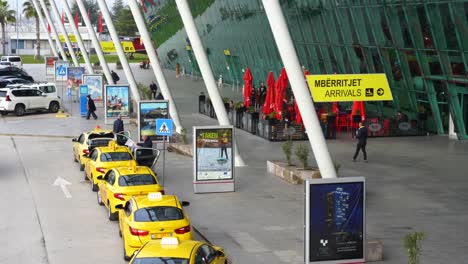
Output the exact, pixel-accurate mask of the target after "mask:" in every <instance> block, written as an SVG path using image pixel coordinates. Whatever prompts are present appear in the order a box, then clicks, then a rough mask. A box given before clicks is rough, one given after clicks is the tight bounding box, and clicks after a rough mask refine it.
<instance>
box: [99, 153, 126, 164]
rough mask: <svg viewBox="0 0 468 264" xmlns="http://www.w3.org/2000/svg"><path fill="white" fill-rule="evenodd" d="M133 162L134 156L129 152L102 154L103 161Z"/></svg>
mask: <svg viewBox="0 0 468 264" xmlns="http://www.w3.org/2000/svg"><path fill="white" fill-rule="evenodd" d="M124 160H132V156H131V155H130V153H128V152H107V153H102V154H101V161H104V162H106V161H107V162H110V161H124Z"/></svg>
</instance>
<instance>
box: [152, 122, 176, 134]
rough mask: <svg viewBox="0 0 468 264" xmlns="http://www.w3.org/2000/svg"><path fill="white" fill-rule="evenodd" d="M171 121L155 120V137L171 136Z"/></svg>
mask: <svg viewBox="0 0 468 264" xmlns="http://www.w3.org/2000/svg"><path fill="white" fill-rule="evenodd" d="M172 127H173V126H172V119H162V118H158V119H156V135H158V136H172Z"/></svg>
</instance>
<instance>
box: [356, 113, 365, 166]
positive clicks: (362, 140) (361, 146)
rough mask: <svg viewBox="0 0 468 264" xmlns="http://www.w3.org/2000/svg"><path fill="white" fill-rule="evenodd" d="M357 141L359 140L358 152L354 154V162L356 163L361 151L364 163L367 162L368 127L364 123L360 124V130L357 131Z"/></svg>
mask: <svg viewBox="0 0 468 264" xmlns="http://www.w3.org/2000/svg"><path fill="white" fill-rule="evenodd" d="M356 139H357V140H358V143H357V145H356V152H355V153H354V157H353V161H356V158H357V156H358V155H359V150H362V154H364V161H365V162H367V152H366V145H367V127H365V126H364V125H363V124H362V122H359V128H358V130H357V131H356Z"/></svg>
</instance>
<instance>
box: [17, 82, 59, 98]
mask: <svg viewBox="0 0 468 264" xmlns="http://www.w3.org/2000/svg"><path fill="white" fill-rule="evenodd" d="M21 88H32V89H38V90H40V91H41V92H43V93H44V94H45V95H47V96H52V97H58V95H57V88H56V87H55V83H31V84H23V85H21Z"/></svg>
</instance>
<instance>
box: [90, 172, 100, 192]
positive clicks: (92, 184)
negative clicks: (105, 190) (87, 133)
mask: <svg viewBox="0 0 468 264" xmlns="http://www.w3.org/2000/svg"><path fill="white" fill-rule="evenodd" d="M98 189H99V187H98V185H97V184H95V183H94V178H93V175H91V191H93V192H97V190H98Z"/></svg>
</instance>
